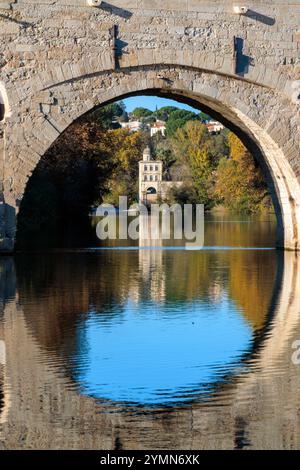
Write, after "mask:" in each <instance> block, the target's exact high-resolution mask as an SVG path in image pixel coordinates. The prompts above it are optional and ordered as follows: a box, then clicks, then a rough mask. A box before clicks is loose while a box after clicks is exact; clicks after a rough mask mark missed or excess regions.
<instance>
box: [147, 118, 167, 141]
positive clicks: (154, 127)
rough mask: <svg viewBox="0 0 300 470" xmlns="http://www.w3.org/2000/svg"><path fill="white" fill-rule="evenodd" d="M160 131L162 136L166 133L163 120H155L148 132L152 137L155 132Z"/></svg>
mask: <svg viewBox="0 0 300 470" xmlns="http://www.w3.org/2000/svg"><path fill="white" fill-rule="evenodd" d="M158 132H160V133H161V134H162V135H163V136H165V135H166V123H165V122H164V121H159V120H157V121H156V122H155V123H154V124H153V125H152V126H151V127H150V134H151V137H153V136H154V135H155V134H157V133H158Z"/></svg>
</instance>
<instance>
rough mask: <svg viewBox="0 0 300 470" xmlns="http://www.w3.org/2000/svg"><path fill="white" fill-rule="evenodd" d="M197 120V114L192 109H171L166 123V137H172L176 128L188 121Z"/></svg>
mask: <svg viewBox="0 0 300 470" xmlns="http://www.w3.org/2000/svg"><path fill="white" fill-rule="evenodd" d="M195 120H199V116H198V115H197V114H196V113H193V112H192V111H186V110H185V109H176V111H173V112H172V113H171V114H170V116H169V119H168V121H167V124H166V134H167V136H168V137H172V136H173V135H174V134H175V132H176V131H177V129H180V128H181V127H183V126H184V125H185V124H186V123H187V122H188V121H195Z"/></svg>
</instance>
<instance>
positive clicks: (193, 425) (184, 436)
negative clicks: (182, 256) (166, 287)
mask: <svg viewBox="0 0 300 470" xmlns="http://www.w3.org/2000/svg"><path fill="white" fill-rule="evenodd" d="M243 253H244V252H242V253H241V255H239V256H240V259H238V257H237V256H236V257H235V260H234V263H236V267H237V268H238V266H242V267H243V269H241V274H240V273H239V270H238V269H237V271H236V272H237V273H238V274H240V277H239V278H238V279H236V282H235V286H236V289H238V284H239V282H238V281H240V282H241V283H242V284H243V285H247V282H249V281H248V277H247V276H248V274H249V273H248V271H247V269H246V268H245V267H246V266H247V263H248V264H249V263H250V265H251V262H253V263H255V262H257V263H258V265H257V269H256V270H254V272H257V273H259V275H258V276H257V277H256V275H254V277H255V283H258V282H259V280H260V279H262V277H263V276H264V275H268V270H269V274H270V270H271V269H272V266H274V263H275V260H274V259H272V257H273V258H275V255H274V253H273V255H272V253H270V254H269V255H267V254H265V255H264V257H262V259H261V256H262V253H259V254H257V255H256V256H259V259H258V261H255V260H254V258H252V261H251V257H252V255H251V253H252V252H250V253H247V254H243ZM279 255H280V253H279ZM287 255H289V256H290V258H291V259H290V260H289V259H288V256H287ZM130 256H131V255H130ZM226 256H227V255H226V254H225V253H222V257H223V259H222V257H220V259H219V261H218V263H217V264H215V266H217V267H219V268H220V269H221V268H222V266H223V265H224V264H227V265H228V264H229V263H228V260H227V261H226ZM230 256H232V255H230ZM244 256H245V258H244ZM269 256H270V258H268V257H269ZM284 256H285V257H287V259H286V262H285V265H284V268H285V269H284V272H283V271H280V272H279V279H278V285H277V286H276V291H275V292H276V295H275V297H274V299H273V300H274V302H273V307H274V306H275V307H276V310H275V315H274V316H273V321H272V323H271V324H270V325H269V326H270V329H269V334H268V335H266V337H265V338H264V341H261V344H260V348H259V350H257V351H256V355H255V356H252V358H251V363H249V371H248V370H247V371H245V372H247V373H244V374H242V375H241V376H238V377H236V380H234V381H233V382H232V383H230V384H229V383H228V384H227V385H226V389H225V392H224V388H222V390H217V391H216V397H214V399H213V400H212V401H211V402H210V403H209V404H207V403H204V404H201V403H194V404H193V405H192V406H191V407H184V408H177V409H172V410H168V412H166V411H164V413H163V414H161V415H156V416H155V418H156V419H153V414H150V415H142V414H134V416H133V415H132V414H126V413H124V412H123V410H122V412H120V413H119V412H118V411H119V410H114V413H107V408H106V409H104V410H102V411H104V412H103V413H101V407H100V408H99V407H97V406H96V405H95V401H94V400H93V399H91V398H87V397H83V396H79V395H78V394H77V393H76V392H74V391H73V390H72V388H69V387H68V382H66V376H65V375H63V374H62V373H61V371H59V373H57V370H56V369H55V368H53V367H49V363H50V365H52V364H53V362H52V358H51V355H49V356H47V357H46V356H44V355H43V354H42V353H41V349H40V348H39V343H42V341H41V337H39V335H38V333H39V330H37V331H36V332H35V333H36V334H35V339H38V341H37V342H36V341H34V339H33V336H32V334H31V333H32V331H33V330H32V329H31V328H30V329H29V328H28V320H29V321H30V323H29V324H30V325H31V326H32V325H33V320H34V319H35V318H37V317H38V314H39V313H40V315H41V316H42V315H43V311H42V312H37V313H36V314H35V315H33V313H32V312H31V313H30V310H32V309H33V308H35V306H37V307H39V306H40V305H43V303H44V304H45V306H46V305H47V300H46V295H48V293H49V292H51V286H52V288H53V289H54V291H55V292H56V295H57V297H58V298H59V297H60V296H62V292H64V288H65V287H66V286H67V285H68V282H69V281H70V279H72V274H73V278H74V279H75V280H76V278H77V277H78V276H77V275H76V272H73V273H72V270H71V269H70V268H68V269H66V270H65V272H64V273H62V274H64V275H67V276H68V278H67V279H65V280H64V279H63V276H61V275H60V274H59V272H56V273H53V272H52V273H50V272H49V278H50V279H51V283H50V285H48V287H47V290H39V293H38V296H39V297H38V298H37V294H36V292H35V288H34V285H33V281H32V279H31V281H30V278H27V279H26V280H25V279H23V280H22V282H21V284H22V289H20V290H22V292H21V296H22V298H21V302H22V306H23V304H24V301H25V300H26V298H25V294H26V292H27V293H31V294H32V295H31V298H29V299H28V300H29V301H30V302H34V303H33V304H32V305H31V306H29V305H28V304H27V305H26V304H24V306H25V308H26V313H25V318H26V321H25V320H24V315H23V313H22V309H20V310H19V311H18V309H17V308H16V305H15V304H13V303H12V308H11V311H9V309H7V310H8V311H6V319H9V318H12V319H14V330H13V334H11V325H10V326H9V325H8V326H7V329H6V333H7V340H8V345H9V346H8V350H9V354H8V357H9V359H10V360H9V367H8V371H9V373H8V377H9V381H10V386H11V387H12V390H13V391H14V393H13V394H12V397H13V405H12V406H11V410H10V414H9V416H8V423H7V427H6V428H5V443H6V444H7V446H8V447H10V448H16V447H28V446H29V445H30V447H31V446H32V447H33V448H38V447H40V448H41V447H43V446H44V447H45V446H46V447H51V448H57V447H61V448H71V447H74V448H76V447H86V448H105V449H108V448H113V447H116V446H117V445H116V442H121V443H122V447H123V448H124V449H126V448H127V449H128V448H140V449H145V448H154V446H155V445H156V446H157V445H160V446H162V447H165V448H191V446H192V447H194V448H200V447H201V448H207V449H208V448H232V447H234V445H235V446H237V447H243V446H244V445H249V446H250V447H251V448H291V447H293V448H299V445H300V441H299V439H300V437H299V436H300V432H299V419H298V417H297V410H298V409H299V406H300V403H299V393H298V390H299V380H300V378H299V374H298V371H297V368H295V366H294V365H293V364H292V363H291V347H290V345H291V344H292V342H293V340H294V339H296V338H297V336H296V335H298V332H299V299H298V297H299V296H297V295H295V293H296V294H297V292H300V289H299V279H298V278H299V274H297V273H298V271H299V268H298V264H299V263H298V260H297V257H295V256H294V254H293V253H285V255H284ZM91 257H92V258H94V254H93V255H92V256H91ZM218 257H219V255H218ZM249 257H250V258H249ZM294 258H295V259H294ZM124 260H125V258H124ZM270 260H271V261H270ZM136 261H137V259H136ZM210 261H212V260H211V259H210ZM289 261H290V262H289ZM165 262H166V261H165V260H163V265H164V263H165ZM77 263H78V261H76V265H77ZM80 263H82V264H83V261H82V259H81V262H79V266H80ZM98 263H99V264H100V265H101V263H100V261H98ZM169 263H170V264H171V266H173V264H172V263H171V261H170V260H169ZM18 264H19V261H18ZM54 264H57V261H56V263H54ZM92 264H93V263H92ZM197 264H198V263H196V262H195V266H197ZM177 266H178V265H177V264H176V267H177ZM135 267H136V268H137V264H136V266H135ZM49 268H50V265H49ZM73 268H74V265H73ZM223 268H224V266H223ZM174 269H175V268H174ZM115 270H116V266H115V265H114V268H113V269H112V270H111V271H110V272H115ZM221 271H222V270H221ZM224 271H225V270H224ZM274 271H275V269H274ZM124 272H125V273H128V272H129V271H128V269H127V268H126V269H125V271H124ZM173 273H174V271H173ZM25 274H26V263H24V271H23V273H22V276H24V275H25ZM54 274H55V275H54ZM84 274H85V275H87V274H89V270H86V269H85V268H84V267H83V269H82V277H83V275H84ZM89 275H91V274H89ZM31 276H32V275H31ZM95 277H97V276H95ZM217 277H218V276H217ZM137 278H138V275H137V277H136V278H135V279H137ZM219 278H220V279H221V277H219ZM295 278H297V279H296V280H295ZM19 279H20V280H21V278H20V275H19ZM251 279H252V281H251V282H253V278H251ZM53 280H55V282H54V281H53ZM127 281H128V280H127ZM198 281H199V280H198V279H197V280H196V281H195V284H197V282H198ZM7 282H9V280H8V281H7ZM59 282H61V283H62V284H61V286H59ZM82 282H83V280H82ZM85 282H87V280H86V281H85ZM168 282H169V279H168ZM127 283H128V282H127ZM76 285H77V286H78V283H77V281H76V282H75V283H74V286H76ZM228 285H229V284H228ZM79 286H80V285H79ZM88 286H90V281H89V280H88ZM45 287H46V286H45ZM60 287H61V291H62V292H61V293H60V294H59V289H60ZM30 288H31V289H32V290H31V291H30V290H29V289H30ZM24 289H25V290H24ZM26 289H28V290H27V291H26ZM267 290H268V289H267ZM79 294H80V290H79V291H78V292H76V291H74V297H73V303H72V302H71V300H70V301H69V303H68V307H70V308H72V306H73V305H76V304H77V303H78V302H79V297H80V296H79ZM265 294H266V295H268V292H266V293H265ZM245 295H246V294H245ZM259 295H261V293H259ZM77 297H78V299H77V301H76V302H75V303H74V301H75V300H76V298H77ZM250 297H251V295H250V294H249V298H250ZM258 301H259V298H257V299H253V303H254V302H256V303H257V302H258ZM38 302H39V303H38ZM58 305H61V303H60V301H59V303H58ZM291 309H292V310H293V312H290V310H291ZM46 310H47V309H46V307H45V308H44V311H45V312H46ZM270 310H271V311H273V310H272V307H271V309H270ZM290 313H293V315H292V317H291V316H290ZM10 314H11V317H10ZM70 318H71V317H70ZM74 318H75V317H74ZM291 320H292V321H291ZM6 325H7V322H6ZM287 330H288V331H287ZM51 334H53V331H52V332H51ZM53 339H54V338H52V340H53ZM49 340H51V338H50V337H48V341H49ZM61 341H63V338H61ZM42 344H43V343H42ZM43 346H45V344H43ZM23 358H24V360H23ZM279 359H280V362H278V361H279ZM48 361H49V362H48ZM24 363H25V364H24ZM45 384H46V387H45ZM41 390H42V391H43V394H44V396H43V397H42V398H43V401H42V402H40V399H41V396H40V391H41ZM24 436H28V438H25V440H24ZM245 443H246V444H245Z"/></svg>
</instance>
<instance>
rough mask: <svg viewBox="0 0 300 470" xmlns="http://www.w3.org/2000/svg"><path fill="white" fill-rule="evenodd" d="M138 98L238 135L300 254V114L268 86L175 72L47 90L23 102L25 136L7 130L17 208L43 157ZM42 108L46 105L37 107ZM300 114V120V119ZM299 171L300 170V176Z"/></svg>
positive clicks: (94, 78) (102, 78) (286, 237)
mask: <svg viewBox="0 0 300 470" xmlns="http://www.w3.org/2000/svg"><path fill="white" fill-rule="evenodd" d="M138 94H140V95H141V94H149V95H157V96H162V97H167V98H173V99H175V100H178V101H182V102H185V103H187V104H190V105H192V106H193V107H195V108H198V109H201V110H203V111H205V112H207V113H208V114H210V115H211V116H212V117H214V118H216V119H217V120H218V121H220V122H222V123H223V124H224V125H225V126H226V127H228V128H229V129H231V130H232V131H233V132H235V133H236V134H237V135H238V136H239V137H240V138H241V140H242V141H243V142H244V144H245V145H246V147H247V148H248V149H249V150H250V151H251V153H252V154H253V156H254V158H255V159H256V161H257V162H258V164H259V165H260V166H261V167H262V170H263V172H264V175H265V177H266V181H267V183H268V186H269V189H270V193H271V196H272V199H273V203H274V207H275V210H276V215H277V220H278V246H280V247H285V248H288V249H292V250H294V249H298V241H299V236H300V215H299V214H300V212H299V205H300V187H299V181H298V178H297V175H298V174H300V165H299V163H300V162H298V160H299V158H298V157H299V142H298V140H297V139H295V136H297V134H298V132H300V126H299V124H298V123H299V119H298V120H297V119H296V116H297V117H298V114H299V110H298V108H296V105H294V104H293V103H292V102H290V101H289V100H287V98H286V97H285V96H283V95H281V94H280V93H278V92H276V91H274V90H271V89H268V88H266V87H265V86H259V85H255V84H253V83H248V82H246V81H245V82H243V81H241V80H240V79H236V80H235V79H234V78H232V77H224V76H219V75H218V74H216V73H206V72H203V71H200V70H199V71H195V70H190V69H188V68H185V67H181V66H178V67H175V66H172V67H171V66H165V65H161V66H157V65H155V66H147V67H145V66H143V67H140V68H139V67H135V68H133V69H126V70H119V71H107V72H103V71H102V72H99V74H97V73H93V74H92V75H88V76H83V77H78V78H77V79H76V80H71V81H70V80H66V81H65V82H60V83H59V84H57V85H53V86H51V87H49V88H47V89H43V90H41V91H40V92H39V93H37V95H36V96H31V97H29V98H28V99H27V101H26V102H24V103H22V107H21V109H23V110H24V107H25V106H26V105H27V106H28V108H27V113H26V114H25V115H24V114H23V115H22V132H20V133H18V134H17V138H16V135H15V134H16V133H14V122H13V120H11V122H8V123H7V127H6V129H7V132H6V138H7V154H8V158H7V159H6V162H5V163H6V164H5V175H4V195H5V199H6V201H7V203H8V204H11V205H12V206H14V207H16V206H18V204H19V202H20V200H21V199H22V197H23V194H24V191H25V188H26V184H27V180H28V178H29V176H30V174H31V173H32V171H33V170H34V168H35V166H36V164H37V163H38V161H39V159H40V158H41V156H42V155H43V154H44V153H45V151H46V150H47V149H48V148H49V146H50V145H51V144H52V143H53V142H54V141H55V140H56V138H57V137H58V136H59V135H60V134H61V133H62V132H63V131H64V130H65V129H66V128H67V127H68V126H69V125H70V124H71V123H72V122H73V121H74V120H76V119H78V118H79V117H80V116H82V115H84V114H85V113H88V112H90V111H91V110H92V109H94V108H95V107H97V106H102V105H106V104H108V103H110V102H113V101H115V100H118V99H124V98H126V97H129V96H132V95H138ZM37 102H38V106H37ZM295 113H296V114H295ZM298 169H299V171H298Z"/></svg>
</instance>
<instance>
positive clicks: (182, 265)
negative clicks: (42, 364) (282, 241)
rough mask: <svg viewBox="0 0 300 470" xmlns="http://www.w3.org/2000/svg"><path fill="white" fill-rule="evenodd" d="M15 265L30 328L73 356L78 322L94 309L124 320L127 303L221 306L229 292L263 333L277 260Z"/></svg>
mask: <svg viewBox="0 0 300 470" xmlns="http://www.w3.org/2000/svg"><path fill="white" fill-rule="evenodd" d="M16 266H17V276H18V290H19V297H20V303H21V304H22V307H23V308H24V312H25V315H26V320H27V322H28V324H29V325H30V328H31V329H32V331H34V334H35V336H36V337H37V339H38V341H39V342H40V343H41V344H42V345H44V347H46V348H47V349H51V350H53V351H57V352H59V351H60V352H61V353H63V352H65V353H66V354H67V355H68V356H69V355H70V354H72V352H75V350H76V348H77V347H78V345H76V342H77V340H78V337H77V336H76V335H77V331H76V330H77V327H78V322H82V321H84V319H85V317H86V316H87V315H88V313H89V312H90V311H93V312H95V311H96V312H98V314H99V315H101V314H102V313H103V314H104V313H105V315H106V316H107V315H108V312H109V314H110V315H112V316H115V315H119V316H120V315H121V314H122V311H123V309H124V307H125V305H126V303H127V302H128V301H132V302H135V303H137V304H138V303H142V302H146V301H152V302H159V303H164V302H166V301H167V302H168V304H169V305H170V304H172V303H174V304H176V303H177V302H183V301H188V302H190V301H193V300H198V299H199V300H202V301H207V302H218V301H219V300H220V299H221V298H222V296H224V295H226V294H228V295H229V296H230V297H231V298H232V300H233V301H234V302H235V303H236V304H237V306H238V307H240V309H241V313H242V314H243V315H244V316H245V318H246V319H247V320H248V321H249V323H250V324H251V326H252V327H253V328H254V329H257V328H261V327H262V326H263V325H264V322H265V317H266V314H267V310H268V306H269V305H270V301H271V296H272V289H273V284H274V276H275V272H276V257H275V256H274V252H271V251H260V252H256V251H236V252H221V251H220V252H217V253H216V252H212V251H201V252H195V251H176V252H174V251H159V250H157V251H153V252H151V251H147V250H146V251H144V252H143V251H141V252H138V251H131V252H130V251H119V252H114V251H105V252H101V253H99V254H95V253H90V254H88V253H77V254H69V255H68V254H57V255H54V254H52V255H48V256H46V255H44V256H42V257H41V256H39V255H30V256H25V255H24V256H18V257H17V260H16ZM266 279H268V282H266ZM262 281H263V282H262Z"/></svg>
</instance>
